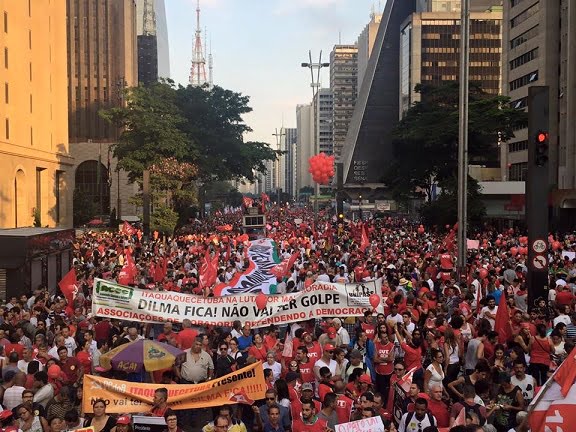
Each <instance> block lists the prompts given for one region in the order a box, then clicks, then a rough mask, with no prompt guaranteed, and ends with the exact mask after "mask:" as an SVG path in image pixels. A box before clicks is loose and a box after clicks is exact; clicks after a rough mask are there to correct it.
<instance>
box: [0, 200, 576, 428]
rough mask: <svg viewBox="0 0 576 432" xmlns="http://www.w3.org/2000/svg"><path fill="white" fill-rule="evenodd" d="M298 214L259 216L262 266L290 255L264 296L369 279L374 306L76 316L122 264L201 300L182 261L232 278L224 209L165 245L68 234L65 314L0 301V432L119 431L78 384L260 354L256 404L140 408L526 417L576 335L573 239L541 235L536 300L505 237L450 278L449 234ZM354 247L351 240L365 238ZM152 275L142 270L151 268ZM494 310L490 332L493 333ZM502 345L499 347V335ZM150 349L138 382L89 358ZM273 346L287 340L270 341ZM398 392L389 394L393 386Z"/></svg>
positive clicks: (226, 366) (48, 305) (406, 421)
mask: <svg viewBox="0 0 576 432" xmlns="http://www.w3.org/2000/svg"><path fill="white" fill-rule="evenodd" d="M312 220H313V217H312V216H311V214H310V212H309V210H307V209H304V208H289V207H284V208H272V209H270V210H268V223H269V226H268V227H267V236H268V237H269V238H272V239H274V240H275V241H276V244H277V247H278V256H279V257H281V259H287V258H289V257H290V256H292V255H293V254H294V253H295V252H298V253H299V255H298V259H297V260H296V262H295V263H294V266H293V268H291V269H290V272H289V274H288V275H287V276H286V277H279V278H278V284H277V285H276V290H277V292H278V293H286V292H296V291H299V290H302V289H303V288H304V287H305V286H306V285H307V284H308V283H310V282H313V281H324V282H340V283H351V282H358V281H368V280H374V279H381V281H382V297H383V299H384V300H383V307H384V310H383V312H382V313H377V314H376V313H374V312H373V311H372V310H367V311H366V312H365V314H364V316H362V317H325V318H324V319H322V320H310V321H306V322H298V323H291V324H289V325H288V326H281V327H275V326H273V325H272V326H270V327H267V328H258V329H253V328H250V326H249V325H247V324H246V323H243V322H240V321H236V322H235V323H234V326H233V327H231V328H218V327H209V326H208V327H198V326H194V325H192V323H191V322H190V321H189V320H184V321H183V322H182V323H178V324H172V323H165V324H145V323H139V322H121V321H118V320H109V319H105V318H101V317H96V316H94V315H93V314H92V311H91V289H92V282H93V279H94V278H96V277H98V278H103V279H109V280H116V279H117V278H118V276H119V273H120V271H121V269H122V267H123V266H124V264H125V262H126V259H127V255H128V254H130V256H131V258H132V259H133V260H134V262H135V264H136V267H137V269H138V273H137V276H136V277H135V279H134V281H133V282H134V285H136V286H139V287H140V288H143V289H150V290H170V291H178V292H183V293H192V294H196V295H202V296H213V295H214V292H213V290H212V288H213V287H214V284H211V285H210V286H203V285H202V284H201V283H200V279H201V278H200V276H201V275H200V271H201V269H200V267H201V266H200V261H201V259H202V257H204V256H205V255H206V253H207V251H208V253H209V254H210V255H211V256H216V257H217V259H218V272H217V279H216V283H220V282H224V283H225V282H229V281H230V280H232V279H233V277H234V275H235V274H237V273H238V272H242V271H243V270H245V269H246V268H247V265H248V262H247V258H246V253H245V252H246V251H245V249H246V248H247V247H248V244H249V241H245V237H241V214H240V213H238V212H234V211H228V210H227V211H222V212H218V213H217V214H215V215H213V216H212V217H210V218H207V219H205V220H203V221H198V220H195V221H192V222H191V223H190V225H188V226H186V227H185V228H184V229H183V230H182V232H181V233H180V234H179V235H176V236H174V237H165V236H161V235H154V236H151V238H150V239H148V240H146V239H144V238H143V237H142V236H141V235H140V233H126V232H122V231H120V232H86V233H84V234H83V235H82V236H81V237H79V238H78V239H77V243H76V245H75V251H74V262H73V263H74V266H75V268H76V272H77V276H78V281H79V288H80V289H79V291H78V293H77V294H76V296H75V298H74V301H73V302H72V303H68V302H67V301H66V299H65V298H64V296H62V295H61V294H60V293H58V292H56V293H54V292H49V291H48V290H47V289H46V287H38V288H37V289H36V290H34V292H32V293H28V295H24V294H23V295H22V296H21V297H19V298H17V297H13V298H11V299H8V300H9V301H8V302H7V303H6V305H5V306H4V307H3V308H2V311H1V313H0V321H1V323H0V366H1V371H2V386H1V387H0V404H1V406H2V408H3V409H2V411H1V412H0V421H1V423H2V427H3V428H4V429H5V430H6V431H10V430H18V429H20V430H22V431H23V432H40V431H42V432H48V431H52V432H60V431H63V430H75V429H78V428H81V427H84V426H92V427H93V428H94V432H127V431H130V430H131V425H130V416H128V415H122V416H120V417H115V416H113V415H108V414H106V403H105V401H102V400H96V401H94V402H93V411H94V412H93V413H91V414H86V413H84V412H83V409H82V393H83V392H82V383H83V379H82V378H83V375H84V374H88V373H89V374H95V375H104V376H108V377H113V378H116V379H123V380H130V381H151V382H154V383H157V384H173V383H179V384H191V383H201V382H205V381H207V380H210V379H212V378H215V377H220V376H223V375H226V374H228V373H230V372H232V371H234V370H237V369H238V368H241V367H243V366H244V365H246V364H249V363H253V362H257V361H260V362H262V367H263V369H264V376H265V379H266V382H267V386H268V388H267V390H266V394H265V398H264V399H263V400H261V401H257V402H256V403H255V404H254V405H253V406H251V407H250V406H246V405H242V404H237V405H225V406H222V407H221V408H219V409H214V410H213V412H211V413H210V415H211V416H212V417H213V420H212V421H210V422H209V423H208V424H199V422H200V421H201V416H199V415H198V414H199V410H180V411H173V410H172V409H171V408H170V407H169V401H168V392H167V391H166V389H165V388H163V387H160V388H159V389H158V390H157V391H156V393H155V396H154V406H153V408H152V409H151V411H150V412H149V413H148V414H150V415H154V416H161V417H164V418H165V419H166V424H167V429H168V430H169V431H170V432H176V431H180V430H182V428H183V429H184V430H187V431H189V430H200V429H202V430H203V431H206V432H211V431H224V430H228V431H233V432H241V431H264V432H269V431H274V432H280V431H284V432H288V431H292V432H302V431H313V432H314V431H322V432H325V431H327V430H335V428H336V425H338V424H342V423H347V422H350V421H355V420H360V419H365V418H372V417H380V419H381V420H382V423H383V424H384V426H385V428H386V430H387V431H394V430H398V431H400V432H434V431H436V430H438V429H442V428H452V429H451V430H452V431H454V432H459V431H466V432H468V431H469V432H478V431H480V430H483V431H494V430H495V431H497V432H508V431H511V430H514V431H520V430H527V425H526V421H525V418H526V416H527V407H528V404H529V403H530V401H531V400H532V399H533V398H534V397H535V395H536V392H537V389H538V387H540V386H542V385H543V384H544V382H545V381H546V380H547V378H548V376H549V374H550V373H551V371H553V370H554V368H556V367H557V366H558V365H559V364H560V363H561V362H562V361H563V359H564V358H565V357H566V356H567V355H568V353H570V351H571V350H572V348H573V344H574V339H575V338H576V313H575V312H574V304H575V301H574V300H575V297H574V293H575V291H576V265H575V263H576V260H575V259H574V258H573V251H574V250H575V249H574V248H575V246H576V240H575V237H574V235H572V234H567V235H562V236H559V235H554V236H553V235H551V236H550V238H549V239H548V240H549V257H550V271H549V280H550V282H549V288H550V289H549V291H548V298H540V299H537V301H536V304H534V305H530V304H528V300H527V298H528V297H527V287H526V273H527V264H526V261H527V255H526V238H525V237H523V236H522V235H521V234H522V233H521V232H517V231H515V230H514V229H509V230H505V231H502V230H500V231H498V230H496V229H493V228H491V227H488V226H487V227H486V228H485V229H484V230H483V231H482V232H479V233H477V234H475V240H478V248H477V249H471V250H469V253H468V263H467V278H466V279H465V280H458V279H457V278H456V273H455V257H454V244H453V241H454V240H453V237H454V236H453V233H452V234H451V233H450V230H449V229H448V232H447V233H446V232H443V233H441V232H439V231H426V230H425V229H424V228H423V227H422V226H418V225H417V224H411V223H409V222H408V221H406V220H403V219H401V218H390V217H386V218H381V219H370V220H366V221H362V222H352V221H349V220H344V219H337V218H336V217H333V218H330V217H329V216H328V215H325V216H324V215H322V217H321V219H320V220H319V222H318V223H313V222H309V221H312ZM366 239H368V243H366ZM163 260H165V261H166V271H165V273H164V274H161V277H158V274H157V273H156V272H155V269H156V268H157V265H159V263H160V262H161V261H163ZM502 301H504V302H505V303H506V306H507V308H508V312H509V317H508V318H509V321H508V323H507V325H508V326H507V329H508V331H507V332H504V334H503V333H502V331H496V330H497V329H496V328H495V325H496V316H497V312H498V308H499V307H501V306H499V305H501V304H502ZM503 336H504V337H503ZM142 338H151V339H155V340H157V341H160V342H165V343H168V344H171V345H174V346H176V347H179V348H180V349H182V350H184V351H185V353H186V355H185V358H184V359H183V360H182V361H181V362H179V363H178V364H174V365H173V367H171V368H167V369H165V370H161V371H156V372H154V373H152V374H150V375H148V374H146V373H131V374H127V373H125V372H120V371H115V370H113V369H112V370H105V369H103V368H102V367H101V365H100V361H99V358H100V356H101V355H102V354H104V353H106V352H107V351H108V350H110V349H111V348H113V347H116V346H119V345H121V344H125V343H129V342H131V341H135V340H137V339H142ZM287 344H290V346H286V345H287ZM397 385H398V386H404V387H406V394H405V395H404V397H399V395H398V394H397V392H396V391H395V389H396V388H397V387H396V386H397Z"/></svg>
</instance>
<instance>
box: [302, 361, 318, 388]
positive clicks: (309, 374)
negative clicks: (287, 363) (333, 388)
mask: <svg viewBox="0 0 576 432" xmlns="http://www.w3.org/2000/svg"><path fill="white" fill-rule="evenodd" d="M314 363H315V362H313V361H308V363H300V377H301V378H302V382H303V383H313V382H314V381H316V376H315V375H314Z"/></svg>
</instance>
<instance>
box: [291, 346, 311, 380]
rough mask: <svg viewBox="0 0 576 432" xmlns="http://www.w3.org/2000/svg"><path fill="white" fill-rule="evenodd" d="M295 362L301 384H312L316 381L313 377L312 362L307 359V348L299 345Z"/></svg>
mask: <svg viewBox="0 0 576 432" xmlns="http://www.w3.org/2000/svg"><path fill="white" fill-rule="evenodd" d="M296 361H297V362H298V363H299V365H300V377H301V378H302V382H303V383H313V382H314V381H315V380H316V377H315V375H314V363H315V361H314V360H311V359H310V358H309V357H308V348H306V347H305V346H304V345H301V346H299V347H298V349H297V350H296Z"/></svg>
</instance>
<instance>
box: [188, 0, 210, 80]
mask: <svg viewBox="0 0 576 432" xmlns="http://www.w3.org/2000/svg"><path fill="white" fill-rule="evenodd" d="M189 81H190V84H191V85H193V86H195V87H200V86H203V85H204V84H206V57H204V50H203V49H202V30H201V27H200V0H198V3H197V7H196V36H195V38H194V48H193V50H192V65H191V67H190V77H189Z"/></svg>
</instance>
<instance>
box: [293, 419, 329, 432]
mask: <svg viewBox="0 0 576 432" xmlns="http://www.w3.org/2000/svg"><path fill="white" fill-rule="evenodd" d="M327 427H328V422H327V421H326V420H323V419H319V418H316V422H314V423H313V424H305V423H304V422H303V421H302V420H301V419H296V420H294V423H293V424H292V432H324V431H325V430H326V428H327Z"/></svg>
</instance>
